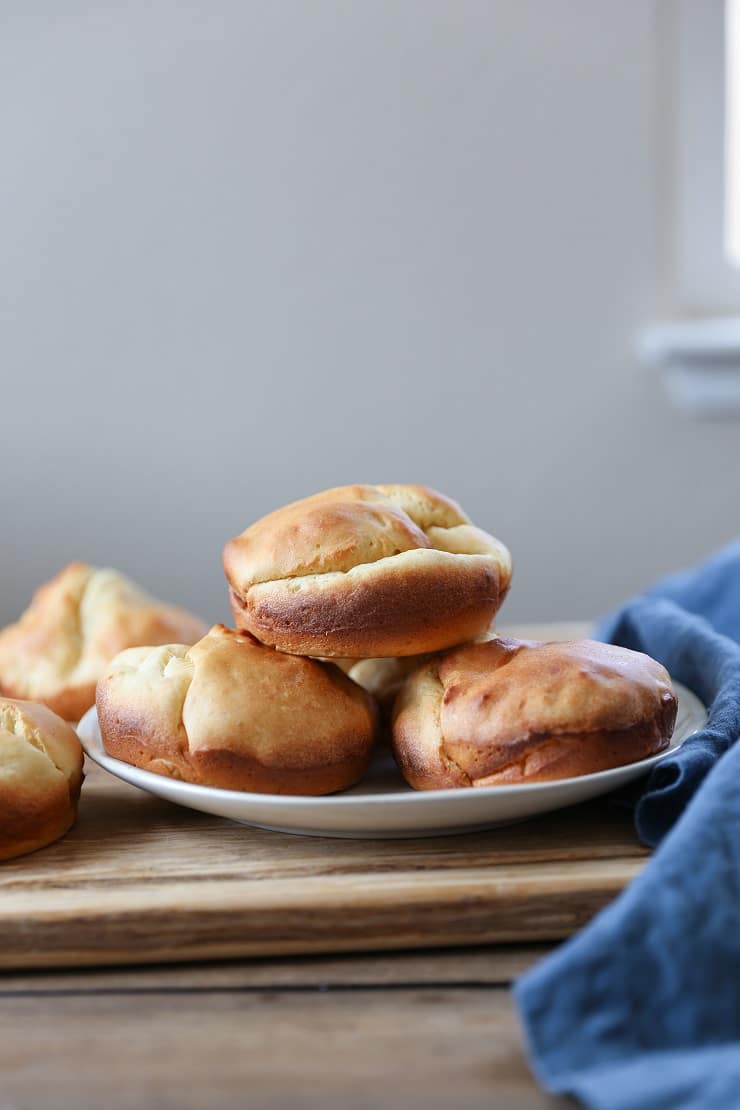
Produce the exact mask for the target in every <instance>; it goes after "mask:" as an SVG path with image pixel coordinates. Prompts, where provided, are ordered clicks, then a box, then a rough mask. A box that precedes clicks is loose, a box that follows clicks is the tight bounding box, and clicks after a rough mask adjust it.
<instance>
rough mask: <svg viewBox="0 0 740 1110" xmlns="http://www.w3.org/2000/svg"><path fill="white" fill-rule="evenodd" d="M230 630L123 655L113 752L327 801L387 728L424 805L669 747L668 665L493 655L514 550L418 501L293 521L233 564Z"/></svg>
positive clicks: (344, 502) (437, 502) (235, 545)
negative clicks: (446, 791) (383, 724)
mask: <svg viewBox="0 0 740 1110" xmlns="http://www.w3.org/2000/svg"><path fill="white" fill-rule="evenodd" d="M223 562H224V569H225V572H226V578H227V580H228V584H229V589H230V598H231V607H232V611H233V614H234V621H235V624H236V626H237V630H236V631H230V630H228V629H226V628H224V627H223V626H217V627H215V628H213V629H212V630H211V631H210V632H209V633H208V634H207V635H206V636H205V637H204V638H203V639H201V640H200V641H199V642H198V643H197V644H195V645H194V646H193V647H191V648H187V647H185V646H170V647H166V648H150V649H144V648H141V649H136V650H131V651H127V652H124V653H122V654H121V655H119V656H118V657H117V659H116V660H114V662H113V663H112V665H111V667H110V668H109V669H108V671H107V672H106V674H105V675H104V676H103V678H102V679H101V681H100V682H99V684H98V695H97V706H98V716H99V720H100V728H101V734H102V737H103V743H104V745H105V747H106V749H107V751H108V752H109V753H111V754H112V755H114V756H118V757H119V758H121V759H125V760H127V761H128V762H130V763H134V764H136V765H137V766H140V767H145V768H148V769H149V770H153V771H157V772H159V773H161V774H166V775H172V776H175V777H177V778H181V779H183V780H187V781H190V782H197V783H203V784H210V785H216V786H221V787H230V788H232V789H241V790H256V791H269V792H274V793H300V794H323V793H328V792H330V791H335V790H341V789H343V788H346V787H349V786H351V785H353V784H354V783H355V782H357V781H358V780H359V779H360V778H361V777H362V775H363V774H364V773H365V771H366V769H367V766H368V763H369V760H370V755H371V751H372V748H373V744H374V742H375V738H376V733H377V729H378V721H379V719H381V718H382V717H383V716H384V714H383V713H382V712H381V710H384V711H385V715H386V719H387V720H389V722H390V732H391V742H392V746H393V751H394V754H395V757H396V761H397V763H398V766H399V768H400V770H401V772H402V774H403V775H404V777H405V779H406V781H407V782H408V783H409V784H410V785H411V786H412V787H414V788H416V789H435V788H449V787H470V786H487V785H496V784H500V783H521V782H532V781H543V780H546V779H552V778H562V777H566V776H571V775H580V774H587V773H589V772H592V771H598V770H602V769H604V768H607V767H613V766H616V765H619V764H622V763H629V762H633V761H635V760H638V759H641V758H643V757H644V756H646V755H650V754H653V753H654V752H657V751H659V750H660V749H661V748H663V747H665V746H666V745H667V744H668V741H669V739H670V735H671V732H672V729H673V724H674V721H675V715H676V699H675V695H674V693H673V691H672V689H671V685H670V680H669V678H668V675H667V673H666V671H665V670H664V669H663V667H661V666H660V664H658V663H656V662H655V661H654V660H652V659H649V658H648V657H647V656H645V655H641V654H639V653H636V652H630V651H627V650H625V649H623V648H618V647H614V646H611V645H607V644H598V643H594V642H589V641H584V642H577V643H567V644H538V643H532V642H524V641H512V640H502V639H500V638H498V637H497V636H496V635H495V634H494V633H493V632H492V622H493V620H494V618H495V616H496V614H497V612H498V610H499V608H500V606H501V603H502V601H503V600H504V598H505V596H506V593H507V590H508V588H509V583H510V581H511V558H510V555H509V552H508V550H507V549H506V547H505V546H504V545H503V544H502V543H501V542H500V541H499V540H497V539H495V538H494V537H493V536H491V535H489V534H488V533H486V532H484V531H482V530H481V529H480V528H477V527H476V526H475V525H474V524H472V523H471V521H470V520H469V519H468V517H467V516H466V515H465V513H464V512H463V510H462V509H461V508H460V506H459V505H458V504H456V502H454V501H452V500H450V498H448V497H445V496H443V495H442V494H440V493H437V492H435V491H434V490H431V489H428V488H427V487H425V486H414V485H380V486H368V485H355V486H343V487H340V488H338V489H332V490H327V491H325V492H324V493H319V494H317V495H315V496H313V497H307V498H305V499H304V500H302V501H297V502H295V503H293V504H291V505H287V506H285V507H284V508H282V509H278V510H277V511H276V512H273V513H270V514H269V515H268V516H266V517H263V518H262V519H261V520H258V521H257V522H256V523H255V524H252V525H251V526H250V527H248V528H247V529H246V530H245V531H244V532H242V533H240V534H239V535H238V536H236V537H235V538H234V539H232V540H230V541H229V542H228V543H227V544H226V546H225V548H224V555H223Z"/></svg>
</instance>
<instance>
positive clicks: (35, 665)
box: [0, 563, 207, 721]
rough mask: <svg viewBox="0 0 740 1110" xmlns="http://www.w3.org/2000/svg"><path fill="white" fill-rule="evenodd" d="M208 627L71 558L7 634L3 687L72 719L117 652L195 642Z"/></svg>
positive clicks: (0, 636) (90, 700) (0, 640)
mask: <svg viewBox="0 0 740 1110" xmlns="http://www.w3.org/2000/svg"><path fill="white" fill-rule="evenodd" d="M206 628H207V626H206V625H204V624H203V622H202V621H200V620H198V618H197V617H194V616H192V615H191V614H190V613H187V612H185V610H184V609H177V608H175V606H173V605H165V604H164V603H162V602H159V601H155V600H154V599H153V598H151V597H149V595H148V594H146V593H144V591H143V590H141V589H139V587H138V586H135V585H134V584H133V582H130V581H129V580H128V578H125V577H124V576H123V575H122V574H119V573H118V571H115V570H111V569H110V568H105V569H100V568H97V567H91V566H88V565H87V564H86V563H70V564H69V565H68V566H66V567H64V569H63V570H61V571H59V573H58V574H57V575H56V576H55V577H54V578H52V579H51V581H50V582H47V583H45V585H43V586H40V587H39V589H38V590H37V591H36V593H35V594H34V596H33V599H32V601H31V605H30V607H29V608H28V609H27V610H26V612H25V613H24V614H23V616H22V617H21V618H20V620H19V621H18V622H17V623H16V624H11V625H8V627H7V628H4V629H3V630H2V632H0V693H1V694H7V695H8V696H9V697H14V698H30V699H32V700H34V701H42V702H44V703H45V704H46V705H48V706H49V708H50V709H53V710H54V712H56V713H58V714H59V715H60V716H61V717H64V719H65V720H67V721H78V720H79V719H80V717H81V716H82V714H83V713H84V712H85V711H86V710H87V709H89V708H90V706H91V705H94V703H95V685H96V683H97V681H98V679H99V678H100V676H101V674H102V673H103V671H104V670H105V667H106V666H107V664H108V663H109V662H110V661H111V659H112V658H113V656H114V655H117V654H118V652H119V651H122V650H123V649H124V648H127V647H134V646H136V645H137V644H163V643H169V642H170V641H173V640H177V641H181V640H182V641H185V642H186V643H194V642H195V641H196V640H198V639H200V637H201V636H202V635H203V634H204V632H205V631H206Z"/></svg>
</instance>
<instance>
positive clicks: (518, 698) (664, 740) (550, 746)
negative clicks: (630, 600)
mask: <svg viewBox="0 0 740 1110" xmlns="http://www.w3.org/2000/svg"><path fill="white" fill-rule="evenodd" d="M676 708H677V702H676V696H675V694H674V692H673V689H672V687H671V683H670V678H669V676H668V673H667V671H666V670H665V668H664V667H662V666H661V665H660V664H659V663H657V662H656V661H655V660H654V659H651V658H650V657H649V656H647V655H643V654H641V653H640V652H634V651H629V650H627V649H626V648H621V647H615V646H614V645H612V644H602V643H596V642H595V641H590V640H582V641H572V642H569V643H536V642H528V641H521V640H504V639H493V640H490V641H488V642H486V643H478V644H467V645H465V646H463V647H460V648H455V649H453V650H452V651H450V652H446V653H444V654H443V655H440V656H436V657H434V658H433V659H431V660H429V661H428V662H427V663H425V664H423V665H422V666H421V667H420V668H419V669H418V670H416V671H414V673H413V674H412V675H411V676H410V677H409V678H408V679H407V680H406V682H405V684H404V685H403V686H402V688H401V690H400V692H399V694H398V697H397V699H396V702H395V705H394V709H393V724H392V731H393V749H394V754H395V756H396V760H397V762H398V765H399V767H400V769H401V772H402V774H403V775H404V777H405V778H406V780H407V782H409V783H410V785H411V786H414V787H416V788H417V789H420V790H425V789H427V790H429V789H443V788H446V787H457V786H494V785H500V784H514V783H522V782H543V781H547V780H550V779H560V778H570V777H572V776H576V775H586V774H590V773H592V772H594V771H601V770H606V769H607V768H610V767H616V766H620V765H622V764H626V763H633V762H635V761H636V760H639V759H643V758H644V757H646V756H648V755H652V754H654V753H656V752H659V751H661V750H662V749H663V748H665V747H666V746H667V745H668V743H669V741H670V737H671V734H672V732H673V726H674V724H675V719H676Z"/></svg>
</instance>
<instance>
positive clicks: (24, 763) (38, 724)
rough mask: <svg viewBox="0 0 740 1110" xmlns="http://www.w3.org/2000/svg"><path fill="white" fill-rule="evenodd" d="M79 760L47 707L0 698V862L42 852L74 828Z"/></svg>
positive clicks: (75, 745) (73, 740)
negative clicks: (28, 853) (36, 851)
mask: <svg viewBox="0 0 740 1110" xmlns="http://www.w3.org/2000/svg"><path fill="white" fill-rule="evenodd" d="M83 758H84V757H83V752H82V747H81V746H80V742H79V740H78V739H77V734H76V732H75V731H74V729H72V728H71V727H70V726H69V725H68V724H67V723H66V722H65V721H63V720H62V719H61V717H57V715H56V714H55V713H52V711H51V710H50V709H47V707H46V706H45V705H38V704H36V703H35V702H28V701H13V700H11V699H10V698H0V859H11V858H12V857H13V856H21V855H24V854H25V853H26V852H33V851H35V850H36V849H37V848H43V847H44V846H45V845H46V844H50V843H51V842H52V841H53V840H58V839H59V837H60V836H63V835H64V833H66V832H67V830H68V829H69V828H70V827H71V826H72V824H73V823H74V819H75V816H76V814H77V801H78V799H79V796H80V787H81V786H82V762H83Z"/></svg>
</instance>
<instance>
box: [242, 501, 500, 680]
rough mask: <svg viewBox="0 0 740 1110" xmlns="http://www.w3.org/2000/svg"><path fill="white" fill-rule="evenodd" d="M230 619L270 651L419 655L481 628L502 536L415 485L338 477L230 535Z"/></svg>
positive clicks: (494, 606)
mask: <svg viewBox="0 0 740 1110" xmlns="http://www.w3.org/2000/svg"><path fill="white" fill-rule="evenodd" d="M224 569H225V571H226V577H227V579H228V581H229V584H230V586H231V603H232V609H233V612H234V619H235V621H236V624H237V625H238V627H240V628H245V629H247V630H248V631H249V632H251V633H252V635H254V636H256V637H257V638H258V639H259V640H262V641H263V643H266V644H271V645H272V646H274V647H276V648H278V649H279V650H280V651H285V652H291V653H294V654H298V655H309V656H318V657H328V658H342V657H344V658H347V657H349V658H353V659H367V658H376V657H389V656H394V657H395V656H406V655H420V654H422V653H425V652H430V651H438V650H439V649H441V648H446V647H450V646H452V645H453V644H458V643H462V642H464V641H466V640H471V639H474V638H475V637H476V636H478V635H480V634H481V633H482V632H484V631H485V630H486V629H487V628H488V627H489V625H490V624H491V621H492V619H493V617H494V615H495V613H496V612H497V610H498V608H499V606H500V605H501V602H502V601H503V599H504V597H505V595H506V591H507V590H508V588H509V582H510V579H511V558H510V556H509V552H508V551H507V549H506V548H505V547H504V545H503V544H502V543H500V542H499V541H498V540H496V539H494V538H493V537H492V536H489V535H487V533H485V532H483V531H481V530H480V529H479V528H476V527H475V526H474V525H472V524H471V523H470V521H469V520H468V518H467V516H466V515H465V514H464V513H463V511H462V509H461V508H460V507H459V505H457V504H456V503H455V502H454V501H451V500H449V498H447V497H444V496H443V495H442V494H439V493H436V492H435V491H434V490H431V489H427V488H426V487H425V486H403V485H385V486H342V487H340V488H338V489H332V490H327V491H326V492H324V493H319V494H316V495H315V496H314V497H307V498H305V500H303V501H296V502H295V503H294V504H292V505H287V506H286V507H285V508H282V509H278V510H277V511H276V512H274V513H270V514H269V515H268V516H266V517H263V518H262V520H259V521H257V523H256V524H253V525H252V526H251V527H250V528H247V530H246V531H245V532H242V533H241V535H239V536H237V537H236V538H235V539H233V540H231V541H229V543H227V544H226V547H225V549H224Z"/></svg>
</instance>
